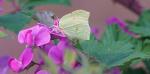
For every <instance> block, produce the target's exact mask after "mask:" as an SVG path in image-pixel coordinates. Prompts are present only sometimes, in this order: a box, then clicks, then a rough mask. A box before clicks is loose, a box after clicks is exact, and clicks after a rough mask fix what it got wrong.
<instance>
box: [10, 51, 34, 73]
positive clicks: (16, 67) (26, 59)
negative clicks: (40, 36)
mask: <svg viewBox="0 0 150 74" xmlns="http://www.w3.org/2000/svg"><path fill="white" fill-rule="evenodd" d="M32 59H33V52H32V49H31V48H26V49H24V51H23V52H22V54H21V55H20V57H19V59H18V60H17V59H16V58H11V59H10V61H9V67H10V68H11V69H12V70H13V71H15V72H20V71H22V70H24V69H25V68H26V67H27V66H28V65H29V64H30V63H31V61H32Z"/></svg>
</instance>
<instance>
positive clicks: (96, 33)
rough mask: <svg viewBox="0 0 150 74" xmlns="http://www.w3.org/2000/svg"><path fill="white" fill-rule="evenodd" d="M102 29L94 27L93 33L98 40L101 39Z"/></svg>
mask: <svg viewBox="0 0 150 74" xmlns="http://www.w3.org/2000/svg"><path fill="white" fill-rule="evenodd" d="M100 32H101V31H100V27H99V26H93V27H92V33H93V35H94V36H95V37H96V39H99V38H100Z"/></svg>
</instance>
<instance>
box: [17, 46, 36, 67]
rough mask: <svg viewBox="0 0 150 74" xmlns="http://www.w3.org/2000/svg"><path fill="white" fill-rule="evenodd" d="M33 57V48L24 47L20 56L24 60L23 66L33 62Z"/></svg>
mask: <svg viewBox="0 0 150 74" xmlns="http://www.w3.org/2000/svg"><path fill="white" fill-rule="evenodd" d="M32 59H33V52H32V49H31V48H26V49H24V51H23V52H22V54H21V56H20V57H19V60H20V61H21V62H22V65H23V66H22V67H23V68H25V67H27V65H29V64H30V63H31V61H32Z"/></svg>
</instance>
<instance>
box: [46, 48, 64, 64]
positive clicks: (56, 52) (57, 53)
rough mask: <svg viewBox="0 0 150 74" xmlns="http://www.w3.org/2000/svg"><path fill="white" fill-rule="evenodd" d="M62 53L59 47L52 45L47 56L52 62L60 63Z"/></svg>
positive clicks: (61, 61)
mask: <svg viewBox="0 0 150 74" xmlns="http://www.w3.org/2000/svg"><path fill="white" fill-rule="evenodd" d="M63 54H64V52H63V51H62V50H61V49H59V48H58V47H57V46H53V47H52V48H51V49H50V50H49V52H48V57H49V58H51V59H52V60H53V61H54V63H56V64H62V63H63Z"/></svg>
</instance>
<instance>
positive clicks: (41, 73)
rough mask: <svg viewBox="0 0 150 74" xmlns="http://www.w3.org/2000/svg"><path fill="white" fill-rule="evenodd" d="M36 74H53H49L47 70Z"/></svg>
mask: <svg viewBox="0 0 150 74" xmlns="http://www.w3.org/2000/svg"><path fill="white" fill-rule="evenodd" d="M36 74H51V73H49V72H48V71H46V70H40V71H38V72H37V73H36Z"/></svg>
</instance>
